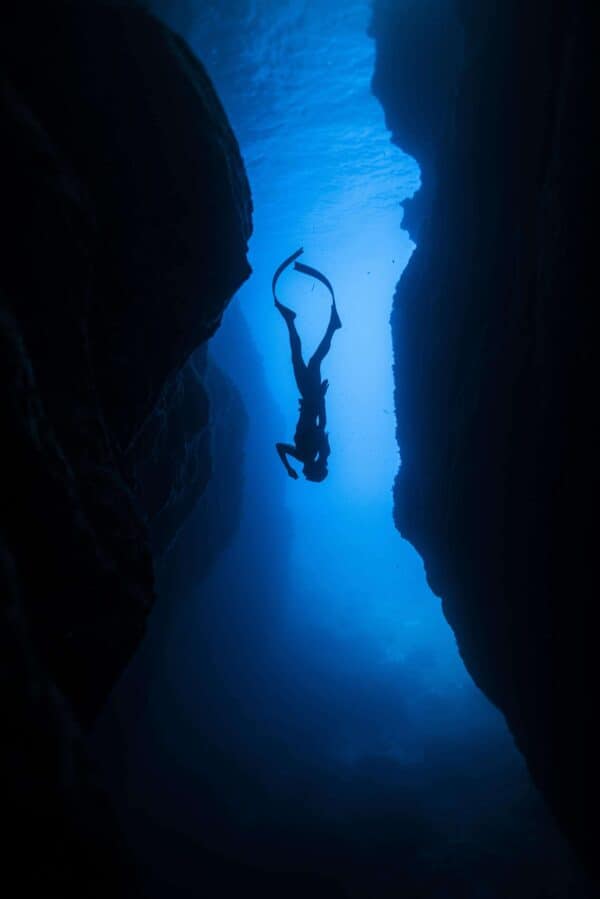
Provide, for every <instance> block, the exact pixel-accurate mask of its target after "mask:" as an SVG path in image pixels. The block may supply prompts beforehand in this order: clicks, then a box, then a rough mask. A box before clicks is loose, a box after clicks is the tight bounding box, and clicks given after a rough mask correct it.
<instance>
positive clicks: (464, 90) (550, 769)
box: [374, 0, 599, 873]
mask: <svg viewBox="0 0 600 899" xmlns="http://www.w3.org/2000/svg"><path fill="white" fill-rule="evenodd" d="M444 5H445V4H444V3H440V4H439V6H440V8H441V7H443V6H444ZM446 5H447V4H446ZM404 6H405V5H404V4H400V3H398V4H396V5H394V4H385V3H384V2H383V0H381V2H380V3H379V4H378V9H379V16H376V18H375V29H374V33H375V37H376V40H377V42H378V50H379V52H380V56H379V63H378V74H377V79H376V83H375V86H376V89H377V92H378V94H379V96H380V97H381V98H382V100H383V102H384V104H385V106H386V112H387V116H388V120H389V121H391V122H394V123H396V125H397V127H394V128H393V133H394V139H395V140H397V141H398V142H399V143H400V144H401V145H402V147H403V149H405V150H408V151H409V152H411V151H412V150H413V147H414V152H416V153H417V154H418V152H419V148H420V146H421V145H423V144H424V143H425V144H427V146H428V147H431V146H432V145H433V152H432V153H431V154H430V156H429V157H428V158H427V165H426V168H425V176H426V175H427V171H428V170H429V169H431V170H432V172H433V175H432V177H433V179H434V182H435V185H436V187H435V191H434V195H433V197H432V198H431V202H430V206H429V210H428V213H427V215H426V217H425V219H424V220H423V223H422V226H421V230H420V232H419V237H418V247H417V249H416V251H415V253H414V255H413V257H412V259H411V262H410V264H409V266H408V269H407V271H406V272H405V274H404V275H403V278H402V281H401V283H400V284H399V286H398V290H397V295H396V298H395V305H394V311H393V315H392V329H393V339H394V352H395V376H396V412H397V422H398V441H399V445H400V451H401V456H402V467H401V469H400V472H399V475H398V478H397V481H396V485H395V508H396V521H397V525H398V528H399V530H400V531H401V533H402V534H403V535H404V536H405V537H407V538H408V539H409V540H410V541H411V542H412V543H413V544H414V545H415V547H416V548H417V549H418V550H419V552H420V553H421V555H422V556H423V558H424V560H425V564H426V568H427V573H428V577H429V581H430V583H431V586H432V588H433V589H434V591H435V592H436V593H437V594H438V595H439V596H441V597H442V599H443V607H444V612H445V614H446V617H447V619H448V621H449V622H450V624H451V625H452V627H453V629H454V632H455V634H456V637H457V640H458V643H459V647H460V651H461V653H462V656H463V658H464V660H465V663H466V665H467V667H468V669H469V671H470V672H471V674H472V675H473V677H474V679H475V680H476V682H477V683H478V685H479V686H480V687H481V688H482V689H483V690H484V691H485V693H486V694H487V695H488V696H489V697H490V698H491V699H492V700H493V702H494V703H496V704H497V705H498V706H499V707H500V708H501V709H502V711H503V712H504V714H505V715H506V718H507V721H508V723H509V725H510V727H511V729H512V732H513V734H514V735H515V738H516V741H517V744H518V745H519V747H520V748H521V750H522V751H523V753H524V754H525V756H526V759H527V761H528V764H529V767H530V770H531V773H532V776H533V778H534V779H535V781H536V783H537V784H538V785H539V787H540V789H541V790H542V791H543V793H544V795H545V796H546V798H547V800H548V802H549V803H550V806H551V807H552V809H553V810H554V812H555V814H556V816H557V818H558V820H559V822H560V823H561V825H562V827H563V829H564V831H565V833H566V834H567V835H568V836H569V838H570V839H571V841H572V843H573V845H574V846H575V847H576V848H577V850H578V851H579V853H580V855H581V857H582V858H583V859H584V860H585V861H586V862H587V864H588V866H589V867H590V868H591V869H592V870H593V871H595V872H596V873H597V861H596V856H595V852H594V848H595V847H594V844H595V830H596V828H595V811H596V808H597V805H598V799H599V796H598V762H597V755H598V748H599V747H598V741H597V737H596V736H595V735H594V728H593V724H594V718H595V709H596V705H597V700H598V686H597V685H598V679H597V672H596V664H595V654H596V631H595V626H594V625H595V616H594V612H593V610H594V606H595V593H596V589H595V583H596V565H595V552H596V531H597V528H596V524H595V517H596V513H595V509H596V504H597V496H598V475H597V471H598V468H597V462H596V442H595V438H594V434H595V433H596V428H595V426H594V421H595V420H596V418H597V401H596V384H597V377H598V372H597V368H598V363H597V358H598V357H597V351H596V332H595V328H594V326H593V321H594V300H595V296H594V295H593V293H592V290H593V288H592V285H593V284H594V280H595V279H594V275H595V273H594V272H593V271H592V263H593V252H592V239H593V237H594V238H595V235H594V233H593V232H594V222H593V217H592V208H591V195H592V190H593V186H594V184H595V181H596V169H597V162H596V158H595V157H596V148H595V142H594V140H593V136H592V128H593V124H594V118H595V109H596V97H595V92H594V74H595V69H596V56H595V52H594V49H593V47H592V35H593V33H594V29H593V26H592V20H591V5H590V4H588V3H586V2H582V0H576V2H552V3H542V2H531V3H527V4H522V3H517V2H516V0H515V2H512V0H508V2H504V3H501V4H500V3H492V4H481V3H478V2H474V0H464V2H460V3H457V6H456V9H455V14H456V16H457V17H458V18H457V21H460V23H461V25H462V28H463V32H464V59H463V63H462V65H461V66H460V68H459V70H457V71H456V77H455V78H454V79H453V89H452V91H451V92H450V95H449V93H448V90H447V88H446V87H445V86H444V85H441V86H440V85H438V87H439V89H438V90H436V91H434V92H433V93H432V94H431V96H430V98H429V101H428V102H429V103H430V107H431V109H432V111H433V112H435V114H436V116H439V112H440V111H441V112H442V113H443V120H444V128H443V130H442V133H441V134H440V135H439V137H437V138H436V139H435V140H434V141H433V142H432V141H430V140H429V138H430V136H431V135H430V134H429V133H427V134H423V133H422V131H420V130H419V129H420V128H421V126H420V124H419V123H420V121H421V119H425V118H426V116H425V114H424V113H423V114H422V115H421V116H420V118H419V119H418V120H417V125H418V128H417V132H418V133H417V134H416V137H414V138H413V136H411V134H410V129H409V134H408V140H407V143H406V144H404V142H403V137H402V122H404V121H406V112H407V110H408V111H409V112H410V110H411V109H412V108H413V102H414V101H413V100H412V99H411V98H412V95H413V93H414V91H416V92H417V93H418V92H419V83H420V82H419V78H420V77H421V70H420V68H418V67H417V69H416V71H415V72H414V79H413V81H410V80H408V79H407V80H405V81H404V82H403V83H402V82H401V80H399V79H398V77H397V71H396V65H397V63H396V60H394V58H393V54H391V53H389V52H388V48H389V46H390V40H391V37H390V35H393V29H391V28H390V30H388V32H387V33H384V27H385V23H386V21H390V20H389V15H391V14H392V13H393V22H394V23H395V25H394V28H396V27H398V23H400V25H401V26H403V27H404V29H405V30H404V35H403V41H404V42H406V41H409V40H410V29H411V19H410V15H407V16H406V17H405V16H404V13H403V10H404ZM390 10H391V11H392V12H390ZM426 43H427V42H426V41H425V43H424V55H425V57H426V56H427V47H426ZM437 46H438V44H437V36H436V35H435V34H434V36H433V39H432V43H431V50H432V53H435V52H437V50H436V47H437ZM399 65H400V66H402V60H400V63H399ZM407 98H408V99H407ZM427 141H429V142H428V143H427Z"/></svg>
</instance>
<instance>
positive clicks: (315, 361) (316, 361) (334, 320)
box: [308, 303, 342, 372]
mask: <svg viewBox="0 0 600 899" xmlns="http://www.w3.org/2000/svg"><path fill="white" fill-rule="evenodd" d="M341 327H342V323H341V321H340V317H339V315H338V312H337V309H336V306H335V303H332V305H331V314H330V316H329V324H328V325H327V330H326V331H325V336H324V337H323V340H322V341H321V343H320V344H319V346H318V347H317V348H316V350H315V351H314V353H313V354H312V356H311V358H310V362H309V363H308V368H309V370H310V371H311V372H313V371H314V370H315V369H316V370H317V371H318V370H319V369H320V368H321V362H322V361H323V359H324V358H325V356H326V355H327V353H328V352H329V350H330V348H331V340H332V338H333V335H334V334H335V332H336V331H337V330H338V329H339V328H341Z"/></svg>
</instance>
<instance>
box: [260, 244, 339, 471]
mask: <svg viewBox="0 0 600 899" xmlns="http://www.w3.org/2000/svg"><path fill="white" fill-rule="evenodd" d="M303 252H304V250H303V249H302V248H301V249H299V250H296V252H295V253H293V254H292V255H291V256H289V257H288V258H287V259H286V260H285V261H284V262H282V263H281V265H280V266H279V268H278V269H277V271H276V272H275V274H274V275H273V285H272V289H273V299H274V301H275V306H276V307H277V309H279V312H280V313H281V315H282V316H283V319H284V321H285V323H286V325H287V329H288V333H289V336H290V347H291V350H292V365H293V368H294V377H295V379H296V384H297V385H298V390H299V391H300V415H299V417H298V424H297V425H296V433H295V434H294V443H293V444H291V443H277V444H275V446H276V449H277V453H278V454H279V458H280V459H281V461H282V462H283V464H284V466H285V470H286V471H287V473H288V475H289V476H290V477H291V478H294V480H296V479H297V478H298V473H297V471H296V470H295V469H294V468H292V466H291V465H290V463H289V461H288V456H292V458H294V459H297V460H298V462H301V463H302V466H303V467H302V473H303V474H304V477H305V478H306V479H307V480H308V481H317V482H319V481H324V480H325V478H326V477H327V459H328V457H329V455H330V453H331V449H330V446H329V438H328V436H327V432H326V430H325V426H326V424H327V414H326V411H325V394H326V393H327V389H328V387H329V382H328V381H327V380H324V381H321V363H322V361H323V359H324V358H325V356H326V355H327V353H328V352H329V349H330V347H331V340H332V337H333V335H334V333H335V332H336V331H337V330H338V328H341V327H342V323H341V321H340V317H339V315H338V312H337V307H336V305H335V295H334V292H333V287H332V286H331V284H330V283H329V281H328V280H327V278H326V277H325V275H322V274H321V272H319V271H317V270H316V269H314V268H311V267H310V266H308V265H303V263H301V262H296V260H297V259H298V257H299V256H301V255H302V253H303ZM292 262H293V263H294V268H295V269H296V271H299V272H302V273H303V274H305V275H310V276H311V277H313V278H316V279H317V280H318V281H320V282H321V283H322V284H324V285H325V287H327V289H328V290H329V292H330V294H331V300H332V302H331V313H330V316H329V324H328V325H327V330H326V331H325V335H324V337H323V339H322V340H321V343H320V344H319V346H318V347H317V349H316V350H315V352H314V353H313V355H312V356H311V358H310V361H309V363H308V365H306V363H305V362H304V359H303V358H302V344H301V342H300V335H299V334H298V331H297V330H296V324H295V321H294V319H295V318H296V313H295V312H294V311H293V310H292V309H289V308H288V307H287V306H284V305H283V303H280V302H279V300H278V299H277V294H276V286H277V281H278V279H279V276H280V275H281V273H282V272H283V271H284V270H285V269H286V268H287V267H288V266H289V265H291V264H292Z"/></svg>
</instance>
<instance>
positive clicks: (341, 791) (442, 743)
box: [123, 0, 582, 899]
mask: <svg viewBox="0 0 600 899" xmlns="http://www.w3.org/2000/svg"><path fill="white" fill-rule="evenodd" d="M153 5H154V7H155V8H156V9H157V10H158V11H159V12H160V13H161V14H162V15H164V16H165V18H166V19H167V20H168V21H170V23H171V24H172V25H173V26H174V27H176V28H178V29H179V30H180V31H182V33H184V35H185V36H186V37H187V39H188V40H189V41H190V43H191V44H192V46H193V48H194V50H195V51H196V52H197V53H198V55H199V56H200V58H201V59H202V60H203V61H204V62H205V64H206V66H207V68H208V70H209V74H210V75H211V76H212V78H213V80H214V83H215V85H216V87H217V89H218V91H219V93H220V95H221V98H222V100H223V102H224V105H225V107H226V110H227V112H228V115H229V117H230V120H231V122H232V125H233V127H234V129H235V131H236V134H237V136H238V139H239V142H240V145H241V148H242V152H243V155H244V158H245V161H246V165H247V169H248V175H249V179H250V183H251V185H252V191H253V198H254V206H255V213H254V228H255V233H254V236H253V238H252V240H251V244H250V260H251V264H252V267H253V270H254V274H253V276H252V278H251V279H250V281H249V282H248V283H247V284H246V285H245V286H244V287H243V289H242V290H241V291H240V292H239V294H238V295H237V297H236V298H235V300H234V304H233V308H232V309H231V311H228V312H227V313H226V315H225V318H224V321H223V326H222V328H221V330H220V331H219V333H218V334H217V336H216V337H215V339H214V340H213V341H212V342H211V352H212V354H213V356H214V357H215V358H216V360H217V361H218V362H219V363H220V364H221V365H222V367H223V368H224V369H225V370H226V371H227V372H228V373H229V374H230V375H231V377H232V379H233V380H234V382H235V383H236V385H237V386H238V388H239V390H240V392H241V394H242V396H243V398H244V402H245V405H246V407H247V409H248V413H249V419H250V421H249V435H248V442H247V449H246V456H245V459H244V460H240V465H243V469H244V477H245V485H246V486H245V490H244V505H243V515H242V521H241V524H240V527H239V530H238V532H237V535H236V537H235V538H234V539H233V541H232V542H231V544H230V545H229V547H228V548H227V549H226V550H225V552H223V554H222V555H221V556H220V558H219V559H218V561H217V563H216V565H215V567H214V568H213V569H212V570H211V572H210V574H209V575H208V577H205V578H204V579H202V580H201V581H200V580H198V581H197V582H194V581H192V582H190V583H189V584H186V586H185V587H184V588H181V587H180V588H178V590H179V593H180V594H182V595H180V596H178V597H177V602H175V599H174V597H173V596H170V595H169V596H166V597H161V601H162V602H163V603H164V602H169V603H170V604H171V608H172V612H171V617H170V623H169V626H168V628H167V627H166V626H165V625H164V623H161V624H160V627H161V628H163V630H164V632H163V633H161V635H160V639H161V640H162V650H161V656H160V658H159V659H158V661H157V660H156V658H154V659H153V662H152V664H153V666H154V669H153V671H154V674H153V679H152V680H151V682H150V683H149V684H148V678H147V676H146V675H144V678H143V679H142V680H143V682H144V702H143V703H142V704H141V705H138V706H136V708H137V711H136V716H137V717H136V727H137V731H136V732H135V733H134V734H133V735H132V736H130V737H129V741H130V742H129V745H128V749H127V754H128V760H127V766H128V773H127V778H126V780H127V791H128V800H127V801H128V803H129V806H139V807H140V808H143V809H144V815H146V816H147V817H148V818H156V819H160V822H161V826H162V827H163V828H166V829H171V830H172V831H180V830H181V831H188V832H193V834H194V836H195V837H197V838H198V839H200V840H201V842H202V844H203V845H205V846H208V847H210V848H211V849H212V850H214V851H218V852H224V853H228V854H230V855H231V856H232V857H234V858H238V859H243V860H245V861H247V862H251V863H253V864H260V865H263V866H267V867H269V866H270V867H273V868H278V867H280V868H282V869H284V870H286V869H291V870H301V869H307V870H317V871H326V872H329V873H333V875H334V876H335V877H336V878H337V879H338V880H340V881H341V882H343V883H344V885H345V888H346V889H347V891H348V895H352V896H356V897H359V896H360V897H365V899H366V897H370V896H373V897H377V896H384V895H390V896H391V895H398V889H399V888H400V885H402V886H403V887H404V888H405V889H406V890H407V892H406V896H407V897H412V896H413V895H414V896H417V895H419V896H424V897H425V896H426V897H439V899H445V897H450V896H457V897H458V896H460V897H461V899H462V897H464V899H476V897H480V896H481V897H484V896H485V897H494V899H504V897H505V896H506V895H509V894H510V893H512V894H513V895H514V896H515V897H518V896H527V897H530V896H532V895H539V896H540V897H541V896H548V897H552V896H556V897H559V896H564V895H567V893H566V892H565V891H566V890H567V889H570V890H571V892H570V893H568V894H569V895H572V896H574V897H575V896H578V895H580V894H579V893H576V892H575V890H576V887H574V886H573V883H574V881H573V882H572V880H571V878H572V877H575V879H576V875H574V874H573V873H572V870H571V867H570V861H569V858H568V855H567V853H566V850H565V849H564V846H563V844H562V842H561V840H560V838H559V837H558V835H557V834H556V832H555V829H554V827H553V825H552V824H551V822H550V821H549V818H548V815H547V813H546V811H545V810H544V808H543V806H542V803H541V802H540V800H539V798H538V797H537V795H536V793H535V792H534V790H533V788H532V787H531V785H530V783H529V780H528V777H527V773H526V771H525V766H524V764H523V761H522V759H521V757H520V756H519V754H518V753H517V751H516V749H515V747H514V745H513V742H512V738H511V737H510V734H509V733H508V732H507V729H506V726H505V724H504V722H503V719H502V718H501V716H500V715H499V713H498V712H497V711H496V710H495V709H493V708H492V707H491V705H490V704H489V703H488V702H487V701H486V700H485V698H484V697H483V696H482V695H481V694H480V693H479V691H478V690H477V689H476V687H475V686H474V685H473V683H472V681H471V680H470V678H469V677H468V675H467V673H466V672H465V669H464V667H463V665H462V662H461V660H460V657H459V654H458V651H457V648H456V644H455V641H454V637H453V634H452V632H451V630H450V628H449V626H448V625H447V623H446V622H445V620H444V618H443V615H442V612H441V607H440V602H439V599H438V598H436V597H435V596H433V595H432V593H431V592H430V591H429V589H428V587H427V584H426V580H425V575H424V571H423V565H422V563H421V560H420V559H419V557H418V556H417V554H416V553H415V552H414V550H413V549H412V547H411V546H410V545H409V544H407V543H406V542H405V541H403V540H402V539H401V537H400V536H399V534H398V533H397V532H396V530H395V528H394V525H393V521H392V493H391V490H392V484H393V480H394V477H395V474H396V471H397V469H398V465H399V464H400V458H399V452H398V447H397V445H396V440H395V433H394V430H395V421H394V399H393V375H392V347H391V335H390V329H389V315H390V311H391V304H392V297H393V294H394V290H395V287H396V283H397V281H398V279H399V277H400V275H401V273H402V270H403V268H404V267H405V266H406V264H407V262H408V260H409V258H410V255H411V253H412V252H413V251H415V248H414V245H413V243H412V242H411V240H410V236H409V235H408V234H407V233H406V232H405V231H403V230H402V227H401V225H402V208H401V203H402V201H403V200H405V199H406V198H408V197H410V196H411V195H412V194H413V193H414V191H415V190H416V189H418V186H419V169H418V165H417V163H416V162H415V161H414V160H412V159H410V158H409V157H407V156H405V155H403V154H402V153H401V152H400V151H399V150H398V149H397V148H396V147H394V146H392V144H391V143H390V140H389V135H388V133H387V131H386V129H385V125H384V118H383V113H382V110H381V109H380V107H379V105H378V103H377V101H376V100H375V99H374V98H373V97H372V95H371V92H370V79H371V74H372V70H373V63H374V46H373V44H372V42H371V41H370V39H369V38H368V37H367V26H368V22H369V16H370V3H369V2H368V0H329V2H323V0H304V2H303V0H277V2H276V0H228V2H227V3H226V4H223V3H222V2H216V0H209V2H202V3H201V2H197V3H196V2H185V0H180V2H176V0H163V2H158V0H157V2H156V3H154V4H153ZM299 246H303V247H304V249H305V256H304V261H305V262H306V263H307V264H310V265H313V266H315V267H317V268H319V269H321V270H322V271H323V272H325V273H326V274H327V276H328V277H329V278H330V279H331V281H332V283H333V284H334V286H335V290H336V296H337V299H338V307H339V311H340V315H341V318H342V321H343V328H342V330H341V331H339V332H338V333H337V334H336V335H335V337H334V341H333V346H332V350H331V353H330V356H329V357H328V358H327V360H326V362H325V364H324V367H323V376H324V377H327V378H328V379H329V381H330V389H329V393H328V396H327V400H328V429H329V433H330V441H331V447H332V454H331V457H330V460H329V467H330V475H329V477H328V479H327V480H326V481H325V482H324V483H322V484H313V483H309V482H306V481H304V480H303V479H302V478H301V479H300V480H298V481H296V482H294V481H291V480H290V479H288V478H287V475H286V473H285V470H284V468H283V467H282V466H281V465H280V463H279V460H278V458H277V456H276V453H275V449H274V445H275V443H276V442H277V441H289V440H291V438H292V436H293V433H294V429H295V424H296V415H297V401H298V395H297V388H296V385H295V384H294V380H293V375H292V369H291V364H290V356H289V346H288V341H287V334H286V331H285V327H284V324H283V322H282V320H281V318H280V316H279V315H278V313H277V312H276V310H275V309H274V308H273V303H272V297H271V277H272V274H273V271H274V269H275V268H276V266H277V265H278V264H279V263H280V262H281V261H282V259H283V258H284V257H286V256H288V255H289V254H290V253H291V252H293V251H294V250H295V249H297V248H298V247H299ZM416 252H418V249H417V250H416ZM280 296H281V297H282V299H284V301H285V302H287V303H288V304H289V305H291V306H292V307H293V308H294V309H296V310H297V312H298V319H297V324H298V329H299V331H300V333H301V335H302V337H303V342H304V345H305V348H306V355H307V356H308V355H309V354H310V352H311V351H312V349H313V348H314V346H316V344H317V342H318V340H319V339H320V337H321V334H322V332H323V330H324V328H325V325H326V322H327V319H328V314H329V297H328V294H327V292H326V290H325V289H324V288H323V287H322V286H321V285H320V284H318V283H317V284H315V283H313V282H312V281H311V279H308V278H306V277H305V276H303V275H300V274H297V273H293V272H288V273H286V274H285V275H284V276H283V278H282V280H281V282H280ZM240 316H243V318H244V319H245V325H243V323H242V322H241V321H240ZM242 326H243V327H247V329H248V331H249V334H250V336H251V339H252V343H253V344H254V348H255V354H256V355H255V356H253V357H252V358H250V357H249V356H245V355H244V353H240V352H239V351H238V349H237V346H236V341H237V340H238V339H239V334H240V328H241V327H242ZM208 501H209V500H208V499H207V500H206V502H208ZM189 539H190V538H189V535H188V542H189ZM194 539H196V540H197V545H198V547H200V546H201V545H202V543H203V540H204V535H203V533H202V532H200V531H199V532H198V534H197V536H196V537H194V535H193V534H192V537H191V542H192V546H193V542H194ZM157 627H158V626H157ZM139 664H140V666H141V665H142V664H146V662H144V663H142V662H140V663H139ZM134 667H135V666H134ZM127 689H129V690H130V693H132V694H133V688H132V687H131V686H130V687H127V684H125V686H124V687H123V691H124V692H126V691H127ZM137 702H138V694H136V703H137ZM124 726H125V725H124ZM128 726H129V727H131V725H128ZM140 755H141V756H143V757H144V758H146V759H147V760H150V761H148V762H147V765H146V767H144V766H140V764H139V757H140ZM143 852H144V847H143V846H142V847H141V848H140V853H141V854H143ZM548 852H550V854H551V857H552V863H551V864H549V863H548V862H547V861H546V858H547V856H548ZM154 863H155V864H159V862H158V861H156V860H154ZM568 884H570V886H567V885H568ZM416 885H418V888H419V890H422V892H418V893H417V892H416V889H417V887H416ZM581 895H582V894H581Z"/></svg>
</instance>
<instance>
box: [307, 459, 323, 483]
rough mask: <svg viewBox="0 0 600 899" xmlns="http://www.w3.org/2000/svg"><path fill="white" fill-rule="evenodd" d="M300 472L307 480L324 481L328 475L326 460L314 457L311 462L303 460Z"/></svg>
mask: <svg viewBox="0 0 600 899" xmlns="http://www.w3.org/2000/svg"><path fill="white" fill-rule="evenodd" d="M302 473H303V475H304V477H305V478H306V480H307V481H315V482H317V483H319V482H320V481H324V480H325V478H326V477H327V475H328V473H329V472H328V470H327V460H326V459H315V460H314V461H312V462H305V463H304V467H303V468H302Z"/></svg>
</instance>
